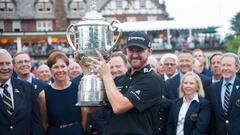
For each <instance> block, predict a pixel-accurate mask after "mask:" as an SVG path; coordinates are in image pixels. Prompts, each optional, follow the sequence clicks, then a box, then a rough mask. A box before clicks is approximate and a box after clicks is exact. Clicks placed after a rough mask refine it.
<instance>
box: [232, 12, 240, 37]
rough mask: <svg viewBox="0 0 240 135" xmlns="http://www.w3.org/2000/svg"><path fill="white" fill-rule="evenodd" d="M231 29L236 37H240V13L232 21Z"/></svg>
mask: <svg viewBox="0 0 240 135" xmlns="http://www.w3.org/2000/svg"><path fill="white" fill-rule="evenodd" d="M231 29H232V30H233V31H234V32H235V33H236V35H240V12H238V13H237V14H236V15H235V16H234V17H233V18H232V19H231Z"/></svg>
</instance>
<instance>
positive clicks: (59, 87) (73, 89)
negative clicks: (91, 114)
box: [39, 52, 86, 135]
mask: <svg viewBox="0 0 240 135" xmlns="http://www.w3.org/2000/svg"><path fill="white" fill-rule="evenodd" d="M68 64H69V63H68V58H67V56H66V55H65V54H64V53H62V52H53V53H52V54H51V55H50V56H49V57H48V60H47V65H48V66H49V68H50V69H51V72H52V75H53V77H54V79H55V81H54V83H52V84H51V85H49V86H48V87H46V88H45V89H44V90H43V91H42V92H41V93H40V94H39V104H40V111H41V118H42V122H43V127H44V129H45V131H46V134H47V135H83V133H84V128H83V127H85V123H86V113H84V111H83V110H81V108H80V107H78V106H76V105H75V104H76V103H77V91H78V86H77V85H76V84H74V83H71V81H69V77H68V68H67V67H68Z"/></svg>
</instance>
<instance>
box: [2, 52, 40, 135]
mask: <svg viewBox="0 0 240 135" xmlns="http://www.w3.org/2000/svg"><path fill="white" fill-rule="evenodd" d="M0 58H1V59H0V94H1V95H0V134H1V135H43V129H42V126H41V121H40V118H39V117H40V115H39V108H38V102H37V100H36V98H35V95H34V91H33V85H31V84H30V83H28V82H26V81H22V80H19V79H16V78H13V77H12V78H11V76H12V73H13V65H12V57H11V55H10V54H9V53H8V52H7V51H6V50H5V49H0Z"/></svg>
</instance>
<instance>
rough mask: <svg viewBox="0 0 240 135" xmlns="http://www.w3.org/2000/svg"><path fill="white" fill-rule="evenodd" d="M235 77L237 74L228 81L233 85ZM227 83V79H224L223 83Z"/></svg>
mask: <svg viewBox="0 0 240 135" xmlns="http://www.w3.org/2000/svg"><path fill="white" fill-rule="evenodd" d="M235 78H236V75H235V76H234V77H233V78H232V79H231V80H230V81H229V82H228V83H231V85H233V84H234V80H235ZM226 83H227V81H226V80H225V79H223V85H225V84H226Z"/></svg>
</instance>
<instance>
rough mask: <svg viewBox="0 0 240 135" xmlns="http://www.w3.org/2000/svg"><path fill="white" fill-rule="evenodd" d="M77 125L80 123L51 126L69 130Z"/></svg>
mask: <svg viewBox="0 0 240 135" xmlns="http://www.w3.org/2000/svg"><path fill="white" fill-rule="evenodd" d="M77 124H79V122H78V121H75V122H71V123H67V124H60V125H55V124H53V125H51V126H53V127H57V128H67V127H71V126H73V125H77Z"/></svg>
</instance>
